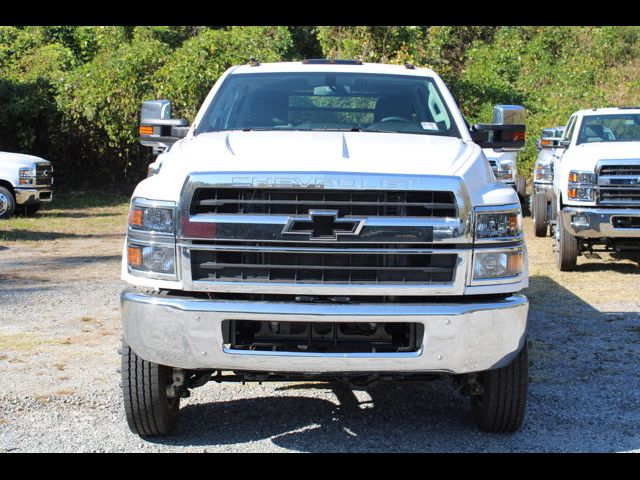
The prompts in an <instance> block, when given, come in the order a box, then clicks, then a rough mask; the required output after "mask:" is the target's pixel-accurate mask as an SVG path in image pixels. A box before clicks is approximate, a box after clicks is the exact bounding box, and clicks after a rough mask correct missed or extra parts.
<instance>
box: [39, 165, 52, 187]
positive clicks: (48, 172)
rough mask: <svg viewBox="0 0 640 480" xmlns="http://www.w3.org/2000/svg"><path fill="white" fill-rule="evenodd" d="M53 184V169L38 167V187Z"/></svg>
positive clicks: (44, 166)
mask: <svg viewBox="0 0 640 480" xmlns="http://www.w3.org/2000/svg"><path fill="white" fill-rule="evenodd" d="M52 184H53V169H52V168H51V166H50V165H36V186H38V187H41V186H48V185H52Z"/></svg>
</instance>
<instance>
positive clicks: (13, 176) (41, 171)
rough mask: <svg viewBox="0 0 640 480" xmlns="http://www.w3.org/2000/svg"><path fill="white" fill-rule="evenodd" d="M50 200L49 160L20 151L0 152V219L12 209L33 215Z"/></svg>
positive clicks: (5, 216) (51, 191) (11, 211)
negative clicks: (43, 203)
mask: <svg viewBox="0 0 640 480" xmlns="http://www.w3.org/2000/svg"><path fill="white" fill-rule="evenodd" d="M52 199H53V167H52V166H51V162H50V161H48V160H45V159H43V158H40V157H34V156H33V155H26V154H23V153H9V152H0V220H4V219H7V218H10V217H11V216H12V215H13V213H14V212H15V211H22V213H24V214H27V215H33V214H34V213H36V211H37V210H38V209H39V208H40V205H41V204H42V202H50V201H51V200H52Z"/></svg>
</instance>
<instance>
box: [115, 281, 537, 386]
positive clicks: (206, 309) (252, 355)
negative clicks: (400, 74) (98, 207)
mask: <svg viewBox="0 0 640 480" xmlns="http://www.w3.org/2000/svg"><path fill="white" fill-rule="evenodd" d="M460 299H461V300H464V299H465V297H460ZM121 301H122V319H123V330H124V338H125V341H126V342H127V343H128V344H129V346H130V347H131V348H132V349H133V350H134V351H135V352H136V354H138V355H139V356H140V357H142V358H144V359H145V360H148V361H150V362H154V363H158V364H161V365H168V366H172V367H180V368H186V369H220V370H245V371H262V372H274V373H374V372H376V373H382V372H405V373H411V372H415V373H418V372H447V373H456V374H459V373H467V372H478V371H483V370H489V369H492V368H499V367H502V366H504V365H507V364H508V363H510V362H511V360H512V359H513V358H514V357H515V356H516V354H517V353H518V352H519V351H520V349H521V348H522V346H523V345H524V341H525V334H526V329H527V311H528V307H529V304H528V301H527V298H526V297H525V296H523V295H520V294H514V295H512V296H510V297H508V298H505V299H502V300H491V301H476V302H473V303H472V302H470V303H462V302H461V303H448V304H440V303H431V304H428V303H425V304H421V305H419V304H403V305H399V304H341V305H339V304H302V303H277V302H244V301H222V300H204V299H202V300H201V299H193V298H188V297H167V296H160V295H149V294H141V293H138V292H135V291H131V290H125V291H124V292H122V295H121ZM233 319H242V320H279V321H291V322H319V321H324V322H372V321H373V322H417V323H421V324H422V325H424V338H423V342H422V347H421V349H420V350H419V351H418V352H401V353H288V352H264V351H260V352H258V351H245V350H231V349H229V348H227V347H226V346H225V345H224V344H223V334H222V328H221V324H222V321H223V320H233Z"/></svg>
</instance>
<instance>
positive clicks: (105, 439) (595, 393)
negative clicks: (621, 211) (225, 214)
mask: <svg viewBox="0 0 640 480" xmlns="http://www.w3.org/2000/svg"><path fill="white" fill-rule="evenodd" d="M526 229H527V235H528V237H527V245H528V248H529V254H530V265H529V266H530V273H531V284H530V287H529V289H527V291H526V292H525V293H526V294H527V295H528V296H529V298H530V301H531V307H530V314H529V330H530V340H531V347H532V350H531V355H530V356H531V361H532V364H531V366H530V377H531V378H530V386H529V400H528V405H527V412H526V416H525V422H524V425H523V428H522V429H521V430H520V431H519V432H517V433H515V434H511V435H493V434H485V433H481V432H479V431H477V430H475V429H474V427H473V424H472V421H471V411H470V406H469V402H468V400H467V399H466V398H465V397H463V396H462V395H461V394H460V393H459V392H458V389H457V388H456V387H455V386H454V385H453V384H451V383H449V382H447V381H445V380H437V381H434V382H429V383H413V382H411V383H409V382H407V383H385V384H377V385H374V386H371V387H369V388H366V389H361V390H352V389H350V388H348V387H346V386H343V385H341V384H339V383H335V384H334V383H275V382H269V383H263V384H261V385H259V384H253V383H251V384H246V385H241V384H213V383H210V384H208V385H206V386H205V387H202V388H199V389H196V390H194V391H193V392H192V396H191V398H189V399H186V400H183V401H182V402H183V403H182V407H181V413H180V414H181V422H180V424H179V426H178V428H177V430H176V431H175V434H174V435H173V436H171V437H169V438H165V439H159V440H152V441H148V440H143V439H141V438H139V437H138V436H136V435H134V434H132V433H131V432H130V431H129V430H128V428H127V425H126V421H125V419H124V411H123V407H122V401H121V391H120V387H119V374H118V373H117V371H116V370H117V368H118V367H119V357H118V355H117V354H116V349H117V348H118V346H119V339H120V325H119V311H118V305H119V303H118V295H119V292H120V290H121V288H122V286H123V285H122V283H121V282H120V281H119V258H118V255H119V252H120V249H121V246H122V237H121V235H118V234H115V233H114V234H113V235H111V236H105V237H101V238H95V237H93V236H90V235H87V236H86V237H87V238H84V237H82V236H72V237H70V238H59V239H55V240H52V241H49V242H19V241H16V242H6V243H4V244H2V246H0V373H1V375H0V452H139V451H143V452H146V451H170V452H181V451H195V452H203V451H207V452H292V451H293V452H363V451H366V452H377V451H381V452H396V451H397V452H623V451H635V452H640V427H639V426H640V409H639V408H638V406H639V405H640V388H639V387H640V361H639V360H640V315H639V314H638V312H639V311H640V299H639V298H638V291H640V274H639V272H640V270H639V268H638V265H637V262H631V261H629V260H619V259H614V258H610V257H609V256H605V257H604V258H603V259H600V260H598V259H594V260H584V259H580V263H579V264H580V267H579V271H578V272H571V273H560V272H557V271H556V270H555V267H554V266H553V258H552V254H551V240H550V239H549V238H546V239H537V238H534V237H533V236H532V235H531V222H530V219H527V220H526ZM87 247H89V248H87ZM81 252H90V255H86V254H85V255H81V254H80V253H81ZM43 267H44V268H43Z"/></svg>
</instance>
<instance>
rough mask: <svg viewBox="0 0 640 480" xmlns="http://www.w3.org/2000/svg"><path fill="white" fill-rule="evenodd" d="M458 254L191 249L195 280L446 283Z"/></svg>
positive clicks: (451, 278) (449, 280) (451, 279)
mask: <svg viewBox="0 0 640 480" xmlns="http://www.w3.org/2000/svg"><path fill="white" fill-rule="evenodd" d="M456 259H457V255H456V254H431V253H429V254H406V253H402V254H394V253H353V254H351V253H331V252H327V251H319V252H312V253H294V252H255V251H251V252H248V251H211V250H192V252H191V271H192V277H193V280H194V281H199V280H200V281H203V280H205V281H206V280H208V281H227V282H259V283H272V282H281V283H305V284H324V283H332V284H333V283H348V284H373V285H376V284H422V285H433V284H448V283H451V282H453V278H454V273H455V264H456Z"/></svg>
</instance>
